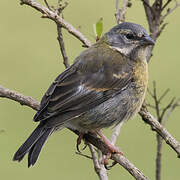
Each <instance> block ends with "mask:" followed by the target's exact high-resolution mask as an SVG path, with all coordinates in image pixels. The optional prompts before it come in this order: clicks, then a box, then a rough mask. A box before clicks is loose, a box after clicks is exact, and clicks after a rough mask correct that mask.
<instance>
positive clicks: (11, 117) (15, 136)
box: [0, 0, 180, 180]
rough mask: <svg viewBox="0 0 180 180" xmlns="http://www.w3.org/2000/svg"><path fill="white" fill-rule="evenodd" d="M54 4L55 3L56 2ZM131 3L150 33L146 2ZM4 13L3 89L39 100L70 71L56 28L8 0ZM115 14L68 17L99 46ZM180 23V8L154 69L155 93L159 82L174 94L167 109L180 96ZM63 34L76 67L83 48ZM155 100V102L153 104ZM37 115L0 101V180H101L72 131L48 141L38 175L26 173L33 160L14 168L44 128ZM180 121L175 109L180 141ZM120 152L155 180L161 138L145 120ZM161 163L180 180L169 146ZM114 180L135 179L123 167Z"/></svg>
mask: <svg viewBox="0 0 180 180" xmlns="http://www.w3.org/2000/svg"><path fill="white" fill-rule="evenodd" d="M40 2H42V0H41V1H40ZM50 2H52V3H53V4H54V5H55V4H56V0H52V1H50ZM132 3H133V5H132V7H131V8H130V9H128V13H127V21H130V22H135V23H138V24H141V25H143V26H144V27H146V29H148V26H147V21H146V17H145V14H144V10H143V8H142V5H141V1H140V0H139V1H135V2H134V1H133V2H132ZM0 7H1V11H0V25H1V28H0V39H1V40H0V47H1V50H0V64H1V67H0V84H1V85H3V86H5V87H7V88H10V89H14V90H17V91H19V92H21V93H23V94H25V95H29V96H33V97H34V98H36V99H37V100H40V99H41V97H42V95H43V93H44V92H45V91H46V89H47V88H48V86H49V85H50V83H51V82H52V81H53V80H54V79H55V77H56V76H57V75H58V74H59V73H61V72H62V71H63V70H64V69H65V68H64V66H63V64H62V57H61V55H60V51H59V47H58V42H57V40H56V38H57V34H56V26H55V24H54V23H53V22H51V21H50V20H48V19H41V18H40V16H41V14H40V13H39V12H36V11H35V10H34V9H32V8H30V7H27V6H20V5H19V1H5V0H3V1H0ZM114 13H115V1H104V0H98V1H96V0H91V1H84V0H76V1H69V5H68V7H67V8H66V9H65V11H64V17H65V19H66V20H67V21H69V22H70V23H72V24H73V25H74V26H75V27H79V26H81V31H82V32H83V33H84V34H85V35H86V36H87V37H88V38H89V39H90V40H91V41H92V42H95V39H94V35H93V31H92V25H93V24H94V22H96V21H97V19H98V18H99V17H103V31H104V32H107V31H108V30H109V29H110V28H111V27H112V26H114V25H115V24H116V21H115V18H114ZM179 18H180V11H179V9H177V10H176V11H175V12H174V13H173V14H171V15H170V16H169V17H168V18H167V19H166V21H167V22H169V25H168V26H167V27H166V29H165V30H164V32H163V33H162V35H161V36H160V38H159V39H158V41H157V43H156V46H155V49H154V51H153V57H152V59H151V61H150V64H149V72H150V75H149V76H150V80H149V86H150V88H151V86H152V81H153V80H156V82H157V86H158V91H159V92H163V91H164V90H165V89H167V87H169V88H170V89H171V91H170V93H169V94H170V97H169V96H168V97H166V99H165V101H166V102H169V98H172V97H173V96H176V97H179V96H180V84H179V75H180V71H179V67H180V60H179V59H180V55H179V41H180V35H179V32H180V21H179ZM63 33H64V34H65V46H66V48H67V54H68V56H69V59H70V61H71V62H72V61H73V59H74V58H75V57H76V56H77V55H79V53H80V52H81V51H82V50H83V47H82V46H81V44H80V43H79V41H78V40H76V39H75V38H74V37H72V36H71V35H69V34H68V33H67V32H65V31H63ZM160 94H161V93H160ZM171 95H172V96H171ZM148 101H151V99H150V98H148ZM166 102H165V103H166ZM152 112H153V111H152ZM34 113H35V112H34V111H33V110H32V109H30V108H28V107H23V106H21V105H19V104H17V103H16V102H13V101H11V100H7V99H0V129H3V130H4V131H5V132H3V133H0V147H1V154H0V177H1V179H6V180H10V179H13V180H24V179H26V180H32V179H43V180H49V179H52V178H53V179H87V180H90V179H97V177H96V174H95V173H94V171H93V165H92V162H91V161H90V160H88V159H85V158H83V157H80V156H78V155H76V154H75V150H76V148H75V143H76V138H77V137H76V136H75V135H74V134H73V133H71V132H69V131H68V130H62V131H61V132H58V133H56V134H54V135H53V136H52V137H51V138H50V139H49V141H48V142H47V143H46V145H45V146H44V148H43V150H42V153H41V155H40V158H39V161H38V163H37V164H36V165H35V166H34V167H33V168H30V169H28V168H27V159H26V158H25V159H24V160H23V162H22V163H19V164H18V163H15V162H12V156H13V153H14V152H15V151H16V150H17V148H18V147H19V146H20V145H21V143H23V142H24V140H25V139H26V138H27V136H28V135H29V134H30V133H31V132H32V130H33V129H34V128H35V126H36V125H37V124H36V123H34V122H32V116H33V115H34ZM179 116H180V110H179V109H176V111H175V112H174V113H173V114H172V116H171V117H170V119H169V121H168V122H167V126H166V127H167V129H168V130H169V131H170V133H172V135H174V136H175V137H176V138H177V139H178V140H179V141H180V134H179V119H180V117H179ZM110 132H111V129H109V130H105V133H106V134H107V135H110ZM117 145H118V146H120V147H121V149H122V151H123V152H124V154H125V156H127V157H128V158H129V159H130V160H131V161H132V162H133V163H134V164H135V165H136V166H137V167H138V168H139V169H140V170H142V171H143V172H144V174H145V175H147V176H148V177H149V178H150V179H155V178H154V176H155V175H154V174H155V172H154V171H155V168H154V166H155V154H156V137H155V133H154V132H152V131H151V129H150V127H149V126H148V125H146V124H144V123H143V122H142V120H141V119H140V117H139V116H137V117H136V118H135V119H134V120H132V121H131V120H130V121H128V122H127V123H125V124H124V126H123V128H122V130H121V134H120V137H119V138H118V142H117ZM85 153H88V151H87V150H86V151H85ZM162 163H163V164H162V165H163V167H162V173H163V175H162V179H163V180H169V179H173V180H179V177H180V173H179V166H180V160H179V159H177V157H176V154H175V152H174V151H173V150H171V148H170V147H169V146H167V145H166V144H164V146H163V162H162ZM108 174H109V179H113V180H116V179H125V180H132V179H133V178H132V177H131V176H130V175H129V174H128V173H127V172H126V171H125V170H124V169H123V168H122V167H120V166H115V167H114V168H113V169H112V170H111V171H109V172H108Z"/></svg>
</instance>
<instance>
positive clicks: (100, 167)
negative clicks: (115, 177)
mask: <svg viewBox="0 0 180 180" xmlns="http://www.w3.org/2000/svg"><path fill="white" fill-rule="evenodd" d="M88 146H89V149H90V152H91V154H92V159H93V163H94V170H95V172H96V174H97V175H98V176H99V179H100V180H108V176H107V171H106V169H105V167H104V163H102V162H103V160H102V159H99V160H98V158H97V156H96V151H95V149H94V147H93V146H92V145H91V144H88ZM100 161H101V162H100Z"/></svg>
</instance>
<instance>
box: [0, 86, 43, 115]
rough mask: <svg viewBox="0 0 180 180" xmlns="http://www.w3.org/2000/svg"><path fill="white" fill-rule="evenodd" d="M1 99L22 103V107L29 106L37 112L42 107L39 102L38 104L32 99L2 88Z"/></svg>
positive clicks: (0, 87)
mask: <svg viewBox="0 0 180 180" xmlns="http://www.w3.org/2000/svg"><path fill="white" fill-rule="evenodd" d="M0 97H2V98H8V99H11V100H14V101H16V102H18V103H20V104H21V105H25V106H29V107H31V108H32V109H34V110H36V111H37V110H38V109H39V107H40V104H39V102H37V101H36V100H35V99H33V98H32V97H30V96H24V95H23V94H20V93H18V92H16V91H13V90H9V89H7V88H4V87H2V86H0Z"/></svg>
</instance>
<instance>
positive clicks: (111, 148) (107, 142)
mask: <svg viewBox="0 0 180 180" xmlns="http://www.w3.org/2000/svg"><path fill="white" fill-rule="evenodd" d="M96 133H97V134H98V135H99V136H100V137H101V138H102V140H103V142H104V143H105V145H106V146H107V148H108V149H109V153H108V154H107V155H106V157H105V159H104V164H105V165H108V163H109V159H110V158H111V155H112V154H115V153H117V154H120V155H123V152H122V151H121V149H120V147H116V146H114V145H113V144H112V143H111V141H110V140H109V139H108V138H107V137H106V136H104V134H103V133H102V132H101V131H100V130H98V131H96Z"/></svg>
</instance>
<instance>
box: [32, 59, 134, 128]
mask: <svg viewBox="0 0 180 180" xmlns="http://www.w3.org/2000/svg"><path fill="white" fill-rule="evenodd" d="M84 58H85V57H84ZM77 64H78V63H75V65H72V66H71V67H70V68H68V69H67V70H66V71H64V72H63V73H62V74H60V75H59V76H58V77H57V78H56V80H55V81H54V82H53V83H52V85H51V86H50V87H49V89H48V90H47V92H46V93H45V95H44V97H43V98H42V101H41V106H40V110H39V111H38V112H37V113H36V115H35V116H34V121H43V120H48V122H50V121H51V123H52V124H53V125H55V126H56V125H58V124H63V123H64V122H65V121H66V120H68V119H71V118H73V117H74V116H78V115H80V114H81V113H83V112H86V111H87V110H88V109H92V108H93V107H95V106H97V105H99V104H101V103H103V102H104V101H106V100H107V99H109V98H111V97H113V96H115V95H116V94H117V93H120V92H121V91H122V90H123V89H125V88H126V87H127V85H128V84H129V82H130V81H131V79H132V68H131V66H129V65H128V64H126V65H122V67H121V66H120V68H121V70H120V72H121V73H120V74H119V73H117V71H119V70H117V67H115V69H114V70H113V68H112V67H111V66H112V64H111V65H109V64H108V63H103V64H102V63H101V61H99V59H97V61H96V64H92V63H86V58H85V59H84V61H83V63H79V64H78V65H77ZM87 64H88V65H87ZM89 64H91V65H89ZM90 66H92V67H94V68H92V67H90ZM125 66H127V67H125ZM57 116H58V118H56V120H55V117H57ZM53 118H54V120H53ZM57 119H58V120H57ZM56 121H57V122H56Z"/></svg>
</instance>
